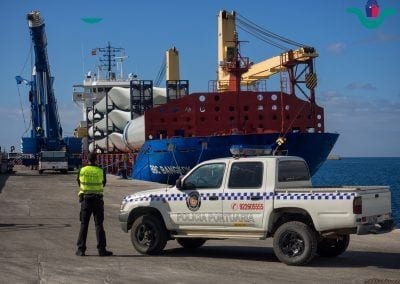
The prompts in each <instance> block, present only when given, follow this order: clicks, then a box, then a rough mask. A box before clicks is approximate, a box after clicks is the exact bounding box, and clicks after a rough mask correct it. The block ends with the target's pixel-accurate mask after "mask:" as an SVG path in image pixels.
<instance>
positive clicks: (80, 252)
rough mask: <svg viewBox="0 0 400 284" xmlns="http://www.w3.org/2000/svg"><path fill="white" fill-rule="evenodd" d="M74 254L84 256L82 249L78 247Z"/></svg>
mask: <svg viewBox="0 0 400 284" xmlns="http://www.w3.org/2000/svg"><path fill="white" fill-rule="evenodd" d="M75 254H76V255H77V256H85V252H84V251H83V250H80V249H78V250H77V251H76V252H75Z"/></svg>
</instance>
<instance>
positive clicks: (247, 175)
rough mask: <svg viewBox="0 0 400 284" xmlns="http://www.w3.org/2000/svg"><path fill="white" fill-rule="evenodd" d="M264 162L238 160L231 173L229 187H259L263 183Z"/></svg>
mask: <svg viewBox="0 0 400 284" xmlns="http://www.w3.org/2000/svg"><path fill="white" fill-rule="evenodd" d="M262 179H263V164H262V163H261V162H236V163H233V164H232V167H231V172H230V175H229V183H228V187H229V188H259V187H261V185H262Z"/></svg>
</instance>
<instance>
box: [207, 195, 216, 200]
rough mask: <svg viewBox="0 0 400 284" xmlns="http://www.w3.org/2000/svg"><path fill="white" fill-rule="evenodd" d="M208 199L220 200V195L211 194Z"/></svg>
mask: <svg viewBox="0 0 400 284" xmlns="http://www.w3.org/2000/svg"><path fill="white" fill-rule="evenodd" d="M208 200H218V196H210V197H209V198H208Z"/></svg>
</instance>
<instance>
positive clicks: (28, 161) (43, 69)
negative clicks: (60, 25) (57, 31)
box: [15, 11, 81, 173]
mask: <svg viewBox="0 0 400 284" xmlns="http://www.w3.org/2000/svg"><path fill="white" fill-rule="evenodd" d="M27 20H28V24H29V29H30V34H31V38H32V43H33V47H34V53H35V65H34V66H33V71H32V80H31V81H28V80H26V79H24V78H22V77H21V76H16V77H15V79H16V81H17V84H21V83H25V84H26V85H28V86H30V91H29V101H30V104H31V120H32V128H31V132H30V134H31V135H30V137H22V152H23V154H29V156H25V157H26V158H25V159H24V161H23V163H24V164H25V165H28V166H29V165H30V166H38V167H39V173H42V172H43V171H44V170H48V169H52V170H60V171H62V172H66V171H67V170H68V169H71V168H74V167H78V166H79V165H80V163H81V161H80V158H79V157H78V156H79V154H80V153H81V151H80V139H79V138H75V137H67V138H63V130H62V126H61V123H60V117H59V114H58V109H57V101H56V98H55V96H54V90H53V82H54V77H52V76H51V72H50V65H49V60H48V56H47V37H46V33H45V24H44V20H43V18H42V17H41V15H40V12H38V11H32V12H30V13H28V15H27ZM71 148H72V149H71Z"/></svg>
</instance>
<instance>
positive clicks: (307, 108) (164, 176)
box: [85, 11, 339, 184]
mask: <svg viewBox="0 0 400 284" xmlns="http://www.w3.org/2000/svg"><path fill="white" fill-rule="evenodd" d="M237 23H238V24H239V25H240V27H241V28H242V29H244V30H246V29H247V30H249V32H250V33H253V34H254V33H257V32H260V27H259V26H255V25H254V24H253V23H251V22H250V21H248V20H247V19H246V18H244V17H242V16H240V15H238V14H237V13H235V12H227V11H220V13H219V15H218V78H217V79H216V80H212V81H209V86H208V91H207V92H196V93H189V82H188V81H186V80H180V78H179V76H178V75H176V74H175V76H169V77H167V80H166V88H165V92H163V90H156V89H154V86H153V85H152V81H145V80H137V79H134V80H130V82H129V88H126V89H123V88H113V89H112V90H110V91H109V92H108V94H107V95H105V96H104V97H103V99H102V100H103V101H102V100H99V101H98V102H97V103H93V104H92V106H88V105H86V110H85V111H86V118H87V122H88V125H87V127H86V129H88V130H89V131H88V137H89V138H90V137H92V142H90V143H89V146H88V147H87V148H86V149H87V151H89V150H90V151H97V152H100V153H102V155H103V156H104V155H115V154H119V153H130V154H132V153H134V158H133V160H132V164H131V166H132V170H131V173H130V175H131V177H132V178H134V179H140V180H146V181H153V182H159V183H166V184H173V183H174V182H175V180H176V179H177V178H178V177H179V176H180V175H182V174H185V173H186V172H187V171H189V170H190V169H191V168H192V167H193V166H195V165H196V164H198V163H200V162H202V161H204V160H208V159H213V158H219V157H226V156H230V155H231V152H230V148H231V147H232V146H236V147H237V146H238V147H254V148H263V149H266V150H268V152H269V153H270V154H279V155H294V156H300V157H302V158H304V159H305V160H306V161H307V163H308V166H309V168H310V172H311V174H314V173H316V172H317V170H318V169H319V167H320V166H321V165H322V163H323V162H324V161H325V160H326V158H327V157H328V155H329V153H330V152H331V150H332V148H333V146H334V145H335V143H336V140H337V139H338V136H339V134H337V133H328V132H325V128H324V110H323V108H322V107H320V106H318V105H317V103H316V99H315V87H316V85H317V76H316V74H315V72H314V60H315V58H316V57H317V56H318V54H317V52H316V50H315V49H314V48H313V47H309V46H304V45H300V44H297V43H295V42H293V41H290V42H291V43H292V44H295V45H296V46H298V48H297V49H295V50H291V49H290V50H289V49H287V50H285V51H284V52H282V53H281V54H279V55H278V56H275V57H272V58H269V59H267V60H265V61H262V62H260V63H256V64H254V63H252V62H250V60H249V58H247V57H243V56H242V55H241V50H240V41H239V39H238V33H237V30H236V25H237ZM250 29H251V30H250ZM268 33H269V36H271V34H272V35H273V36H277V35H276V34H273V33H270V32H268ZM262 34H263V35H265V34H266V32H265V31H262ZM279 39H282V37H279ZM288 41H289V40H288V39H285V42H288ZM174 62H176V60H175V61H174ZM172 66H176V64H172ZM169 69H170V70H173V69H174V68H172V67H171V66H169ZM173 74H174V73H173ZM273 75H276V76H279V83H280V87H279V88H278V90H277V91H272V90H268V89H267V88H266V83H265V82H266V81H265V80H266V79H269V77H271V76H273ZM276 76H275V77H276ZM300 95H301V96H302V98H300ZM110 101H111V103H110ZM120 101H123V102H124V103H122V104H121V105H119V103H118V102H120ZM122 105H127V106H128V107H122ZM104 106H105V107H104ZM109 106H111V107H109ZM126 108H129V109H130V110H129V115H127V114H122V113H119V114H118V112H117V111H124V110H123V109H126ZM112 112H114V114H112ZM96 115H97V118H96ZM116 117H118V118H116ZM121 117H122V121H121ZM123 117H125V121H123V120H124V119H123ZM128 118H130V120H128ZM100 121H103V122H100ZM117 121H118V122H117ZM117 124H118V125H117ZM110 126H111V128H110ZM122 128H123V129H122ZM96 133H98V135H96ZM89 140H90V139H89ZM121 141H122V142H121ZM90 145H92V146H90ZM102 155H100V157H101V156H102ZM121 160H124V163H125V162H126V161H127V160H126V159H120V160H119V161H121ZM128 163H129V164H130V163H131V162H130V161H129V160H128ZM107 167H108V166H107Z"/></svg>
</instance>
